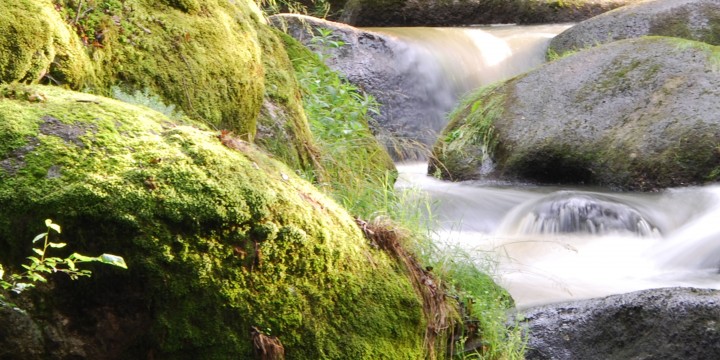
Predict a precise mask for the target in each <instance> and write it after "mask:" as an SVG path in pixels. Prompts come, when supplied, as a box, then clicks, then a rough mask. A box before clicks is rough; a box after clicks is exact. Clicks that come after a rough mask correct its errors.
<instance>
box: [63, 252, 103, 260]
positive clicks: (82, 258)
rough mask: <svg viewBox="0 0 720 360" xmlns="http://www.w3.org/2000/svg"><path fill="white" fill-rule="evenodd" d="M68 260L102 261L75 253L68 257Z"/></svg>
mask: <svg viewBox="0 0 720 360" xmlns="http://www.w3.org/2000/svg"><path fill="white" fill-rule="evenodd" d="M68 259H72V260H75V261H77V262H88V261H100V259H98V258H96V257H91V256H85V255H81V254H78V253H73V254H72V255H70V256H68Z"/></svg>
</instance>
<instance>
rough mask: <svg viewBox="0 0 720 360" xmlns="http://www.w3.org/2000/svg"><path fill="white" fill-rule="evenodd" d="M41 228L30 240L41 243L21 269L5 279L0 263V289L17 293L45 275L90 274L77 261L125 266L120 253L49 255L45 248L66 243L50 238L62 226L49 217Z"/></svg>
mask: <svg viewBox="0 0 720 360" xmlns="http://www.w3.org/2000/svg"><path fill="white" fill-rule="evenodd" d="M45 227H46V228H47V230H46V231H45V232H44V233H40V234H38V235H37V236H35V238H34V239H33V241H32V243H33V244H35V243H37V242H38V241H40V240H42V241H43V242H42V246H40V247H33V249H32V250H33V252H34V253H35V255H33V256H28V257H27V259H28V260H30V262H29V263H28V264H23V265H22V267H23V269H24V270H25V271H23V272H22V273H19V274H10V275H9V276H8V280H9V281H7V280H4V279H3V278H4V277H5V271H4V269H3V267H2V264H0V289H2V290H6V291H12V292H15V293H16V294H19V293H21V292H23V291H25V290H26V289H30V288H33V287H35V284H36V283H45V282H47V281H48V280H47V276H49V275H50V274H53V273H64V274H67V275H68V276H69V277H70V279H72V280H77V279H79V278H80V277H88V276H91V275H92V271H90V270H85V269H79V268H78V267H77V264H80V263H85V262H100V263H103V264H108V265H114V266H118V267H121V268H123V269H127V265H126V264H125V259H123V258H122V257H121V256H117V255H113V254H102V255H100V256H96V257H92V256H87V255H82V254H78V253H72V254H70V256H68V257H66V258H64V259H63V258H59V257H57V256H50V254H49V251H50V250H52V249H62V248H64V247H65V246H67V244H66V243H62V242H52V241H50V233H53V232H54V233H56V234H58V235H59V234H60V233H61V232H62V229H61V228H60V225H58V224H55V223H53V222H52V220H50V219H47V220H45ZM4 304H5V297H4V296H3V294H2V293H0V306H3V305H4Z"/></svg>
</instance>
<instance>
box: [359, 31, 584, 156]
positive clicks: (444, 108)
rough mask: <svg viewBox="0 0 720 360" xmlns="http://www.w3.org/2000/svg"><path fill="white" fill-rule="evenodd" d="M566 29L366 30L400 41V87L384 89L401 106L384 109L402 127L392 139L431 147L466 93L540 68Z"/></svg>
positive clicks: (394, 63)
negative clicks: (414, 140) (550, 46)
mask: <svg viewBox="0 0 720 360" xmlns="http://www.w3.org/2000/svg"><path fill="white" fill-rule="evenodd" d="M569 26H570V25H567V24H558V25H536V26H525V27H522V28H518V27H515V26H493V27H464V28H428V27H414V28H369V29H367V30H371V31H373V32H377V33H381V34H383V35H386V36H390V37H393V38H396V39H399V40H400V41H399V44H401V45H399V44H394V45H393V46H396V47H397V48H395V49H394V52H395V55H396V56H397V58H396V59H394V62H393V63H392V66H393V67H394V68H395V69H396V71H397V73H398V74H402V76H403V79H404V80H403V82H402V84H401V86H402V87H403V88H402V89H394V88H392V89H385V91H386V92H387V93H389V94H396V95H394V96H393V97H392V98H393V101H394V100H397V98H401V102H402V106H399V107H398V108H393V109H392V110H388V109H386V110H385V111H388V112H390V113H393V114H394V120H393V121H392V122H393V123H396V122H397V124H398V125H400V126H401V127H402V129H399V131H397V133H396V135H398V136H400V137H404V136H407V134H406V132H407V133H410V134H415V136H419V140H420V141H421V142H422V143H424V144H426V145H431V144H432V143H433V142H434V140H435V138H436V136H437V133H439V132H440V131H441V130H442V128H443V127H444V125H445V123H446V115H447V113H448V112H449V111H451V110H452V108H453V107H454V106H455V105H456V104H457V103H458V100H459V99H460V98H461V97H462V96H463V95H464V94H466V93H468V92H469V91H471V90H473V89H475V88H478V87H479V86H481V85H487V84H490V83H493V82H496V81H499V80H502V79H506V78H509V77H512V76H515V75H518V74H520V73H522V72H525V71H527V70H529V69H531V68H533V67H535V66H538V65H540V64H542V63H543V62H544V60H545V57H544V52H545V49H546V48H547V45H548V43H549V42H550V39H551V38H552V37H553V36H555V35H556V34H558V33H560V32H561V31H563V30H565V29H567V28H568V27H569ZM399 108H410V109H408V110H406V111H401V109H399ZM394 130H398V129H394ZM419 134H421V135H419Z"/></svg>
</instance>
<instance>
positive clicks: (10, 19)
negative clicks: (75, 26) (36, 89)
mask: <svg viewBox="0 0 720 360" xmlns="http://www.w3.org/2000/svg"><path fill="white" fill-rule="evenodd" d="M0 8H2V11H0V83H2V82H13V81H22V82H39V81H45V82H53V81H57V82H60V81H62V82H63V83H68V84H69V85H71V86H72V87H75V88H81V87H83V86H84V84H86V83H87V82H88V81H92V79H93V69H92V64H91V62H90V58H89V57H88V55H87V54H86V53H85V51H84V49H83V47H82V44H81V43H80V40H79V39H78V37H77V36H76V35H75V33H74V31H73V30H72V29H71V28H70V26H68V25H67V24H65V22H64V21H63V19H62V17H61V16H60V14H58V12H57V11H55V10H54V9H53V8H52V6H51V5H50V3H49V2H48V1H32V0H17V1H16V0H12V1H10V0H3V1H0Z"/></svg>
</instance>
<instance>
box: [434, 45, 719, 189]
mask: <svg viewBox="0 0 720 360" xmlns="http://www.w3.org/2000/svg"><path fill="white" fill-rule="evenodd" d="M718 57H720V48H718V47H714V46H711V45H707V44H705V43H700V42H694V41H687V40H682V39H676V38H663V37H648V38H640V39H629V40H623V41H618V42H614V43H610V44H607V45H604V46H600V47H596V48H593V49H590V50H586V51H582V52H579V53H577V54H575V55H573V56H569V57H566V58H563V59H560V60H558V61H555V62H552V63H549V64H547V65H545V66H543V67H540V68H538V69H536V70H535V71H532V72H529V73H527V74H525V75H522V76H519V77H516V78H513V79H511V80H508V81H506V82H504V83H501V84H498V85H495V86H491V87H486V88H483V89H481V90H480V91H478V92H477V93H476V94H474V95H473V96H471V97H470V98H468V99H467V100H466V101H465V102H464V104H463V105H461V106H460V107H459V108H458V109H457V110H456V111H455V112H454V114H453V115H452V118H451V122H450V124H449V125H448V126H447V127H446V129H445V130H444V132H443V134H442V135H441V137H440V139H439V140H438V143H436V145H435V148H434V155H435V156H434V157H435V159H434V160H433V161H432V162H431V165H430V169H429V170H430V172H431V173H434V174H437V175H440V176H443V177H445V178H449V179H454V180H464V179H473V178H479V177H483V176H489V177H499V178H504V179H522V180H531V181H536V182H544V183H572V184H582V183H584V184H597V185H604V186H610V187H616V188H624V189H639V190H652V189H656V188H662V187H670V186H680V185H688V184H697V183H703V182H706V181H712V180H715V179H716V178H717V177H718V175H719V174H720V152H719V151H718V144H720V115H718V114H720V101H718V99H720V71H718V70H720V69H719V68H718V62H717V59H718Z"/></svg>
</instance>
